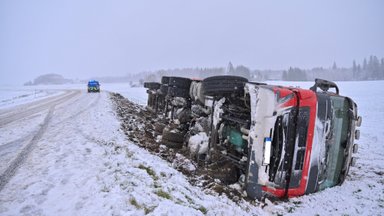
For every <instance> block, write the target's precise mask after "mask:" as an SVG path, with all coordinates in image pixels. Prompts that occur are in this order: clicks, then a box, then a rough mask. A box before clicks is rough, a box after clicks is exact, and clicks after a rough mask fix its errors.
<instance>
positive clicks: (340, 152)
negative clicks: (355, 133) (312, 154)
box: [320, 96, 350, 190]
mask: <svg viewBox="0 0 384 216" xmlns="http://www.w3.org/2000/svg"><path fill="white" fill-rule="evenodd" d="M330 101H331V104H332V116H333V117H332V120H331V136H330V137H329V140H328V142H327V143H328V145H327V146H326V148H327V150H326V151H327V156H326V157H327V158H326V161H327V168H326V171H325V179H324V181H323V182H322V183H321V184H320V190H322V189H325V188H328V187H332V186H335V185H337V184H339V183H340V174H341V171H342V168H343V165H344V161H345V159H346V157H347V155H345V153H344V152H345V149H346V147H347V142H348V139H349V137H348V131H349V130H348V128H349V124H350V119H349V102H348V101H347V100H346V99H345V98H343V97H338V96H331V97H330Z"/></svg>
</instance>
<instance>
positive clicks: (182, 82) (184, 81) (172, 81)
mask: <svg viewBox="0 0 384 216" xmlns="http://www.w3.org/2000/svg"><path fill="white" fill-rule="evenodd" d="M191 82H192V80H190V79H188V78H184V77H169V86H173V87H178V88H183V89H188V90H189V87H190V86H191Z"/></svg>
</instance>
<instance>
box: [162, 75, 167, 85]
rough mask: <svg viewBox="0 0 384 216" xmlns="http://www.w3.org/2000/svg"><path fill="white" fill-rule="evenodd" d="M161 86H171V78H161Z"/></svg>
mask: <svg viewBox="0 0 384 216" xmlns="http://www.w3.org/2000/svg"><path fill="white" fill-rule="evenodd" d="M161 84H167V85H168V84H169V77H167V76H163V77H161Z"/></svg>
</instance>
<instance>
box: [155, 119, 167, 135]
mask: <svg viewBox="0 0 384 216" xmlns="http://www.w3.org/2000/svg"><path fill="white" fill-rule="evenodd" d="M164 128H165V124H163V123H160V122H156V123H155V132H156V133H157V134H162V133H163V130H164Z"/></svg>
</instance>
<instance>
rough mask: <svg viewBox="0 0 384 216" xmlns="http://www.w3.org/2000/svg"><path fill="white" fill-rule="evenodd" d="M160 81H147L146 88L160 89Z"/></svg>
mask: <svg viewBox="0 0 384 216" xmlns="http://www.w3.org/2000/svg"><path fill="white" fill-rule="evenodd" d="M160 85H161V84H160V83H157V82H145V83H144V88H148V89H159V88H160Z"/></svg>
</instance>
